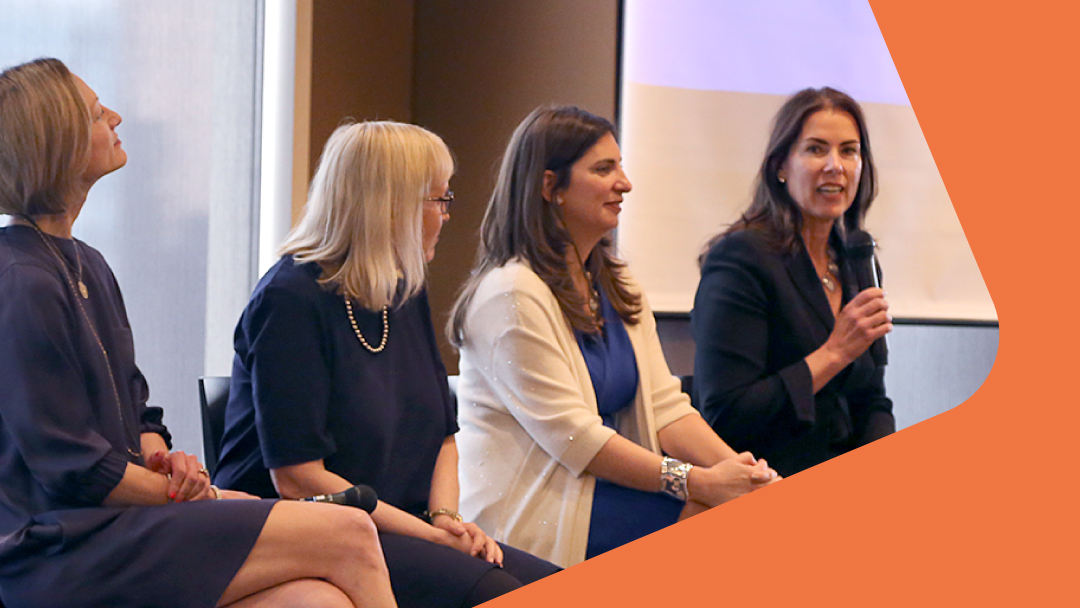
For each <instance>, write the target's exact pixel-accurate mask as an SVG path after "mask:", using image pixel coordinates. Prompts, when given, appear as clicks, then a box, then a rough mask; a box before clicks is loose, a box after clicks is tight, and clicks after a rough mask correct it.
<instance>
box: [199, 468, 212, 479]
mask: <svg viewBox="0 0 1080 608" xmlns="http://www.w3.org/2000/svg"><path fill="white" fill-rule="evenodd" d="M199 473H201V474H203V475H206V476H207V477H210V471H208V470H207V469H206V467H202V468H200V469H199Z"/></svg>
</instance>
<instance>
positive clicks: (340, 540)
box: [315, 505, 385, 567]
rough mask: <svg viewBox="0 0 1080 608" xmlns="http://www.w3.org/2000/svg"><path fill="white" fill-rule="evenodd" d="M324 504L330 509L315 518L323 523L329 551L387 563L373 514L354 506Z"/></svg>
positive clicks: (348, 557) (324, 540)
mask: <svg viewBox="0 0 1080 608" xmlns="http://www.w3.org/2000/svg"><path fill="white" fill-rule="evenodd" d="M320 506H324V507H326V508H325V509H322V511H323V513H319V514H316V515H315V517H319V518H320V521H321V522H322V528H323V529H322V530H321V532H322V534H323V536H324V537H325V538H324V539H323V542H324V543H325V546H326V549H327V551H328V552H330V553H333V554H336V555H338V556H339V557H340V558H341V559H345V560H350V561H351V560H355V559H361V560H363V561H368V562H372V563H377V564H382V563H383V560H382V549H381V547H380V545H379V533H378V530H377V529H376V528H375V522H373V521H372V520H371V516H370V515H368V514H367V513H365V512H364V511H361V510H360V509H355V508H352V507H340V506H337V505H320ZM383 567H385V566H383Z"/></svg>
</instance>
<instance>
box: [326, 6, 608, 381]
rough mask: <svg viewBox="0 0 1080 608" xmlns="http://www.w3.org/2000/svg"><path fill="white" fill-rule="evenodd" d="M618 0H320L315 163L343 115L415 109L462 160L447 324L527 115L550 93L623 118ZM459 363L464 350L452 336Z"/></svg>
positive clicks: (439, 295) (441, 260)
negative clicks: (497, 179) (504, 162)
mask: <svg viewBox="0 0 1080 608" xmlns="http://www.w3.org/2000/svg"><path fill="white" fill-rule="evenodd" d="M618 6H619V3H618V0H589V1H587V2H582V1H580V0H534V1H529V2H512V1H507V0H423V1H421V2H415V3H414V2H411V1H408V0H393V1H387V2H375V1H364V2H357V1H351V2H350V1H346V0H317V2H316V3H315V13H314V20H313V25H314V27H313V49H312V102H311V159H312V160H311V163H312V164H311V166H312V168H313V169H314V166H315V161H316V160H317V158H318V155H319V153H320V151H321V149H322V146H323V144H324V143H325V141H326V138H327V137H329V135H330V132H331V131H332V130H333V128H334V126H335V125H337V123H338V122H339V121H340V120H341V118H343V117H345V116H354V117H356V118H358V119H363V118H392V119H396V120H408V121H411V122H415V123H416V124H419V125H421V126H424V127H426V128H428V129H431V130H432V131H434V132H436V133H438V134H439V135H441V136H442V137H443V138H444V139H445V140H446V142H447V144H449V146H450V147H451V149H453V150H454V153H455V155H456V156H457V160H458V173H457V176H456V177H455V178H454V179H453V180H452V181H451V188H452V189H453V190H454V192H455V195H456V196H457V201H456V202H455V203H454V208H453V213H452V219H451V221H450V222H449V223H447V224H446V226H445V228H444V229H443V233H442V238H441V240H440V244H439V249H438V253H437V255H436V257H435V261H434V262H433V263H432V265H431V281H430V294H431V307H432V310H433V312H434V315H435V323H436V327H437V329H439V332H438V333H439V334H440V336H441V333H442V332H441V327H442V324H443V323H444V322H445V320H446V315H447V313H448V311H449V309H450V306H451V305H452V304H453V300H454V296H455V294H456V292H457V289H458V287H459V286H460V285H461V283H462V282H463V281H464V279H465V277H466V276H467V275H468V272H469V268H470V266H471V264H472V260H473V256H474V254H475V252H476V234H477V230H478V229H479V226H480V220H481V218H482V217H483V213H484V207H485V206H486V204H487V197H488V195H489V194H490V192H491V187H492V184H493V181H494V175H495V167H496V165H497V162H498V160H499V158H500V157H501V155H502V150H503V147H504V146H505V144H506V141H507V139H508V138H509V137H510V133H511V132H512V131H513V130H514V127H515V126H517V123H518V122H519V121H521V119H522V118H524V117H525V115H526V114H528V113H529V111H531V110H532V109H533V108H534V107H536V106H538V105H540V104H544V103H560V104H563V103H570V104H576V105H580V106H582V107H584V108H587V109H589V110H591V111H593V112H595V113H597V114H601V115H603V116H607V117H609V118H615V116H614V113H615V99H616V71H617V65H616V49H617V48H618V40H617V21H618ZM442 353H443V359H444V360H445V361H446V364H447V369H448V371H449V372H450V373H452V374H453V373H456V372H457V356H456V355H455V354H454V353H453V350H452V349H451V348H449V346H448V345H446V344H445V340H444V341H443V343H442Z"/></svg>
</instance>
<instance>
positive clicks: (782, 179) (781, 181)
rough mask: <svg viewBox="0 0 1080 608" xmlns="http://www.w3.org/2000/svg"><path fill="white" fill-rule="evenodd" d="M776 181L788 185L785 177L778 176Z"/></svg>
mask: <svg viewBox="0 0 1080 608" xmlns="http://www.w3.org/2000/svg"><path fill="white" fill-rule="evenodd" d="M776 179H778V180H780V183H781V184H786V183H787V180H786V179H784V176H783V175H780V176H777V178H776Z"/></svg>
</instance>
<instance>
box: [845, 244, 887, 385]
mask: <svg viewBox="0 0 1080 608" xmlns="http://www.w3.org/2000/svg"><path fill="white" fill-rule="evenodd" d="M876 247H877V243H875V242H874V237H872V236H870V233H868V232H866V231H865V230H856V231H854V232H852V233H851V234H849V235H848V238H847V252H848V256H850V258H851V266H852V268H853V269H854V270H855V283H856V284H857V285H858V288H859V291H862V290H864V289H869V288H871V287H877V288H879V289H880V288H881V281H879V280H878V267H877V258H876V257H874V249H875V248H876ZM870 356H871V357H873V358H874V364H875V365H885V364H886V363H888V362H889V341H888V339H887V338H886V337H885V336H882V337H880V338H878V339H877V340H875V341H874V343H873V344H871V345H870Z"/></svg>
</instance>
